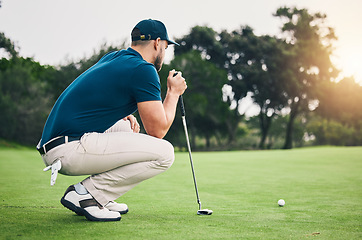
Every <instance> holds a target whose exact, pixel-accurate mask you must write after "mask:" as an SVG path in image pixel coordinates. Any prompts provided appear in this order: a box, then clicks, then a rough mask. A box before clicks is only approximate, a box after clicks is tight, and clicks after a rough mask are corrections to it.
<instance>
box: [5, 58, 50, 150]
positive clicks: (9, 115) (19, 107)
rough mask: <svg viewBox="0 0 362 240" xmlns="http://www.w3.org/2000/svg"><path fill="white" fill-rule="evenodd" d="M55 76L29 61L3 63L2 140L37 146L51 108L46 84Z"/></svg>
mask: <svg viewBox="0 0 362 240" xmlns="http://www.w3.org/2000/svg"><path fill="white" fill-rule="evenodd" d="M54 72H55V69H54V68H52V67H48V66H41V65H40V64H39V63H37V62H35V61H33V60H32V59H30V58H18V57H14V58H11V59H9V60H8V59H6V58H2V59H1V60H0V112H1V114H2V116H1V118H0V138H4V139H7V140H12V141H16V142H19V143H21V144H26V145H30V144H31V145H36V143H37V141H39V139H40V136H41V130H42V127H43V125H44V120H45V118H46V116H47V112H49V110H50V106H51V103H50V102H49V99H50V97H49V95H48V93H47V92H46V91H45V89H46V81H45V80H46V79H49V78H51V77H52V75H53V74H54Z"/></svg>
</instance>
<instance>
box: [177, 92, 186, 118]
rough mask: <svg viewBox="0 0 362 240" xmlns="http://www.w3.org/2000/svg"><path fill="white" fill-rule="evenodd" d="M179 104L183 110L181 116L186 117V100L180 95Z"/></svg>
mask: <svg viewBox="0 0 362 240" xmlns="http://www.w3.org/2000/svg"><path fill="white" fill-rule="evenodd" d="M178 102H179V104H180V109H181V116H183V117H184V116H185V106H184V99H183V97H182V95H180V97H179V98H178Z"/></svg>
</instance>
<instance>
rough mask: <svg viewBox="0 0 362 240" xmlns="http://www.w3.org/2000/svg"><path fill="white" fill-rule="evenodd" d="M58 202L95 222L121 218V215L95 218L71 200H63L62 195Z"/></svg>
mask: <svg viewBox="0 0 362 240" xmlns="http://www.w3.org/2000/svg"><path fill="white" fill-rule="evenodd" d="M60 203H61V204H62V205H63V206H64V207H66V208H68V209H69V210H71V211H73V212H75V213H76V214H77V215H79V216H85V217H86V218H87V219H88V220H89V221H95V222H111V221H119V220H121V216H119V217H118V218H96V217H94V216H92V215H90V214H89V213H88V212H87V211H86V210H85V209H83V208H81V207H77V206H76V205H74V204H73V203H72V202H70V201H68V200H65V199H64V197H62V199H61V200H60Z"/></svg>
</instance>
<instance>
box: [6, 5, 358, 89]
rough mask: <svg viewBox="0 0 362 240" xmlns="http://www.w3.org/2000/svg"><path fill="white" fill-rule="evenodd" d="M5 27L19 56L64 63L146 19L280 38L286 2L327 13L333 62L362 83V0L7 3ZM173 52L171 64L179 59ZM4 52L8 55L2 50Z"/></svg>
mask: <svg viewBox="0 0 362 240" xmlns="http://www.w3.org/2000/svg"><path fill="white" fill-rule="evenodd" d="M0 2H1V8H0V32H3V33H5V36H6V37H7V38H10V39H11V40H12V41H14V42H15V44H16V46H18V47H19V49H20V55H21V56H24V57H32V58H34V60H36V61H38V62H40V63H41V64H49V65H54V66H56V65H60V64H64V63H66V62H67V61H69V60H77V59H80V58H83V57H86V56H90V55H91V54H92V53H93V51H94V50H95V49H98V48H99V47H100V46H101V44H103V43H108V44H114V45H115V44H120V43H122V42H123V41H125V40H126V41H127V42H130V32H131V31H132V29H133V27H134V26H135V25H136V24H137V23H138V22H139V21H140V20H143V19H148V18H152V19H158V20H161V21H162V22H164V23H165V25H166V27H167V29H168V34H169V36H170V38H176V37H182V36H184V35H186V34H188V33H189V32H190V29H191V28H192V27H194V26H196V25H202V26H209V27H212V28H213V29H215V30H216V31H220V30H224V29H225V30H228V31H232V30H235V29H238V28H240V26H243V25H249V26H251V27H252V28H253V29H254V32H255V34H257V35H263V34H269V35H273V36H274V35H278V34H279V33H280V28H281V25H282V22H281V20H280V19H278V18H277V17H274V16H273V13H275V12H276V10H277V9H278V8H279V7H281V6H287V7H294V6H295V7H298V8H306V9H308V10H309V12H310V13H316V12H321V13H324V14H326V15H327V24H328V26H330V27H332V28H334V30H335V33H336V35H337V37H338V40H337V42H335V44H334V47H335V50H334V55H333V56H332V61H333V63H334V64H335V65H336V66H337V68H339V69H340V70H341V71H342V75H341V76H350V75H354V77H355V79H356V80H357V81H358V82H360V83H361V84H362V60H361V59H362V31H361V27H360V25H359V24H360V23H362V14H361V12H360V10H361V9H362V0H343V1H342V0H223V1H211V0H183V1H165V0H158V1H149V0H135V1H121V0H118V1H116V0H102V1H95V0H62V1H55V0H0ZM172 50H173V49H172V48H170V50H168V54H167V55H166V62H167V61H169V60H171V59H172V57H173V51H172ZM0 57H1V55H0Z"/></svg>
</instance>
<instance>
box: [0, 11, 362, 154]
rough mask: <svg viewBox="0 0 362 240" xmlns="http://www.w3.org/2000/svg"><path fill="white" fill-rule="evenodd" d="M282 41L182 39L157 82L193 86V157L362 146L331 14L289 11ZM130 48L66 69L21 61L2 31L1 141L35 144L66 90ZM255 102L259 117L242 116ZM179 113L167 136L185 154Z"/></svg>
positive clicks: (207, 31)
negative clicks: (171, 76) (176, 79)
mask: <svg viewBox="0 0 362 240" xmlns="http://www.w3.org/2000/svg"><path fill="white" fill-rule="evenodd" d="M274 16H275V17H277V18H280V20H281V22H282V23H283V26H282V28H281V32H280V35H278V36H269V35H262V36H257V35H255V34H254V30H253V29H252V28H251V27H250V26H241V27H240V28H239V29H236V30H234V31H231V32H228V31H226V30H223V31H220V32H217V31H215V30H213V29H212V28H210V27H207V26H195V27H193V28H192V29H191V30H190V32H189V33H188V34H186V35H184V36H183V37H181V38H179V39H177V40H176V41H177V42H179V43H180V44H181V46H180V47H176V48H175V57H174V59H173V60H172V61H171V62H170V63H169V64H164V66H163V68H162V70H161V71H160V73H159V75H160V78H161V86H162V94H165V91H166V78H167V75H168V71H169V70H171V69H177V70H181V71H182V72H183V76H184V77H185V78H186V80H187V83H188V89H187V91H186V92H185V94H184V95H185V96H184V101H185V107H186V119H187V122H188V125H189V132H190V135H191V141H192V145H193V148H194V149H200V150H203V149H204V150H207V149H245V148H259V149H265V148H284V149H290V148H292V147H293V146H303V145H305V144H334V145H361V144H362V137H361V136H362V120H361V119H362V116H361V115H362V107H361V105H360V103H361V102H362V94H361V93H362V87H361V86H360V85H359V84H357V83H356V82H355V81H354V79H353V78H345V79H342V80H341V81H338V82H337V81H336V80H335V79H336V78H337V77H338V74H339V72H338V70H337V69H336V68H335V66H333V64H332V62H331V61H330V56H331V54H332V50H333V43H334V42H335V41H336V40H337V38H336V36H335V34H334V31H333V28H331V27H329V26H327V25H326V24H325V19H326V16H325V15H324V14H320V13H315V14H311V13H309V12H308V10H307V9H297V8H288V7H281V8H279V9H277V11H276V12H275V14H274ZM125 47H126V43H125V42H124V43H123V44H121V45H120V46H111V45H107V44H106V43H105V44H103V45H102V46H101V47H100V48H99V49H98V50H95V51H94V52H93V54H92V56H90V57H85V58H83V59H81V60H79V61H69V62H68V63H66V64H63V65H61V66H47V65H41V64H39V63H37V62H36V61H34V60H33V59H31V58H23V57H21V56H19V53H18V51H17V50H16V46H15V45H14V44H13V42H12V41H11V40H10V39H8V38H7V37H6V36H5V35H4V34H3V33H0V48H1V49H3V50H4V51H3V52H5V55H6V56H4V57H3V58H1V60H0V94H1V95H0V112H1V118H0V138H3V139H6V140H12V141H16V142H19V143H22V144H26V145H34V144H36V143H37V141H38V140H39V138H40V136H41V132H42V128H43V125H44V123H45V120H46V117H47V115H48V114H49V112H50V109H51V107H52V105H53V104H54V102H55V101H56V99H57V98H58V96H59V95H60V94H61V92H62V91H63V90H64V89H65V88H66V87H67V86H68V85H69V84H70V83H71V82H72V81H73V80H74V79H75V78H76V77H77V76H79V75H80V74H81V73H82V72H83V71H85V70H86V69H88V68H89V67H90V66H92V65H93V64H94V63H96V62H97V61H98V60H99V59H100V58H101V57H102V56H103V55H104V54H105V53H107V52H109V51H116V50H119V49H123V48H125ZM246 97H251V99H252V101H253V103H254V104H255V106H257V109H259V110H258V111H259V113H258V114H257V116H254V117H248V116H246V115H245V113H244V112H241V111H240V109H241V108H242V104H243V99H245V98H246ZM179 119H180V116H179V113H178V115H177V116H176V119H175V122H174V124H173V125H172V127H171V130H170V131H169V133H168V134H167V135H166V137H165V138H166V139H168V140H170V141H171V142H172V143H173V144H174V145H175V146H176V147H179V148H184V146H185V139H184V138H185V136H184V133H183V128H182V124H181V120H179Z"/></svg>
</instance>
